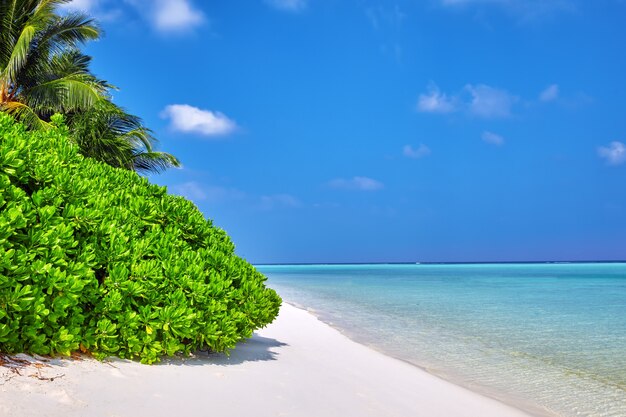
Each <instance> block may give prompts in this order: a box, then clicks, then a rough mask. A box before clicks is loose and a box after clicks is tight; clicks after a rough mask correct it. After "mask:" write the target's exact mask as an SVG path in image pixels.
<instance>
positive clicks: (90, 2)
mask: <svg viewBox="0 0 626 417" xmlns="http://www.w3.org/2000/svg"><path fill="white" fill-rule="evenodd" d="M99 3H100V0H73V1H71V2H69V3H66V4H62V5H61V6H60V7H61V8H62V9H71V10H80V11H82V12H93V11H94V10H95V9H96V7H98V5H99Z"/></svg>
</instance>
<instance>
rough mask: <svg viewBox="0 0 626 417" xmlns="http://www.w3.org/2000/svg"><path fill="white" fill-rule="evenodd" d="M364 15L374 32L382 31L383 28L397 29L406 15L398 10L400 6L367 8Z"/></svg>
mask: <svg viewBox="0 0 626 417" xmlns="http://www.w3.org/2000/svg"><path fill="white" fill-rule="evenodd" d="M365 15H366V16H367V18H368V19H369V21H370V23H371V24H372V27H373V28H374V29H376V30H380V29H382V28H383V26H389V27H392V28H398V27H400V26H401V25H402V22H403V21H404V19H405V18H406V14H405V13H404V12H402V10H400V6H398V5H397V4H396V5H394V6H393V7H391V8H385V7H383V6H377V7H368V8H367V9H365Z"/></svg>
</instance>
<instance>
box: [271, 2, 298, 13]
mask: <svg viewBox="0 0 626 417" xmlns="http://www.w3.org/2000/svg"><path fill="white" fill-rule="evenodd" d="M265 2H266V3H267V4H269V5H270V6H272V7H273V8H275V9H278V10H283V11H286V12H292V13H294V12H301V11H303V10H304V9H306V8H307V4H308V1H307V0H265Z"/></svg>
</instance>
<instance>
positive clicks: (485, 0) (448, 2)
mask: <svg viewBox="0 0 626 417" xmlns="http://www.w3.org/2000/svg"><path fill="white" fill-rule="evenodd" d="M440 3H441V4H442V5H443V6H444V7H446V8H450V9H462V8H473V7H481V6H483V7H484V6H491V7H497V8H500V9H501V10H504V11H505V12H507V13H510V14H512V15H516V16H519V17H521V18H523V19H533V18H537V17H540V16H545V15H547V14H550V13H555V12H563V11H565V12H571V11H574V10H576V3H577V1H576V0H440Z"/></svg>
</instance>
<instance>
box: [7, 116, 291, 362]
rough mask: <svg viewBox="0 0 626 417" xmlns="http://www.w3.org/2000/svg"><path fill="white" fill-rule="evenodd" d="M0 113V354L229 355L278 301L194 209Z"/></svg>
mask: <svg viewBox="0 0 626 417" xmlns="http://www.w3.org/2000/svg"><path fill="white" fill-rule="evenodd" d="M64 123H65V121H64V118H63V116H61V115H53V116H51V117H50V121H49V125H50V126H49V128H47V129H37V130H29V129H27V127H26V126H25V125H24V124H22V123H18V122H15V120H14V119H13V118H12V117H10V116H8V115H6V114H3V113H0V352H3V353H16V352H28V353H33V354H40V355H57V354H61V355H69V354H70V353H72V352H75V351H83V352H86V353H90V354H92V355H94V356H95V357H96V358H103V357H106V356H117V357H120V358H128V359H139V360H141V361H142V362H144V363H153V362H156V361H158V360H159V359H160V358H161V357H162V356H163V355H174V354H177V353H182V354H189V353H191V352H193V351H196V350H201V349H208V350H211V351H215V352H223V351H228V350H229V349H231V348H233V347H234V346H235V344H236V343H237V342H238V341H240V340H242V339H244V338H247V337H250V336H251V335H252V332H253V330H255V329H257V328H260V327H263V326H265V325H267V324H268V323H270V322H271V321H272V320H273V319H274V318H275V317H276V315H277V314H278V309H279V306H280V303H281V299H280V297H279V296H278V295H277V294H276V292H275V291H273V290H272V289H269V288H267V287H266V286H265V280H266V278H265V277H264V276H263V275H262V274H261V273H259V272H258V271H257V270H256V269H255V268H254V267H253V266H252V265H250V264H249V263H248V262H246V261H245V260H243V259H242V258H240V257H238V256H236V255H235V253H234V245H233V243H232V242H231V240H230V238H229V237H228V236H227V235H226V233H225V232H224V231H223V230H222V229H220V228H218V227H216V226H215V225H213V224H212V222H211V221H210V220H206V219H205V218H204V216H203V215H202V213H200V211H199V210H198V209H197V208H196V207H195V206H194V204H193V203H192V202H190V201H188V200H186V199H184V198H182V197H178V196H172V195H169V194H167V190H166V188H165V187H160V186H157V185H153V184H151V183H150V182H149V181H148V180H147V179H146V178H144V177H141V176H140V175H138V174H137V173H136V172H133V171H129V170H124V169H118V168H114V167H111V166H109V165H107V164H105V163H102V162H99V161H97V160H95V159H93V158H87V157H84V156H83V155H81V154H80V153H79V147H78V145H77V144H76V143H75V141H74V140H73V139H71V137H70V134H69V130H68V128H67V127H66V126H65V124H64Z"/></svg>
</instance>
